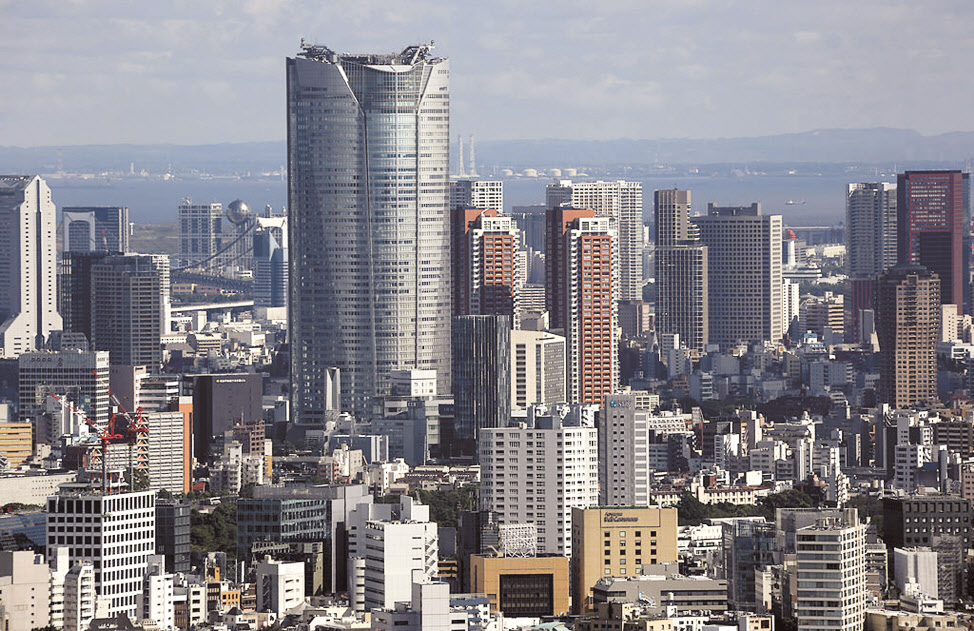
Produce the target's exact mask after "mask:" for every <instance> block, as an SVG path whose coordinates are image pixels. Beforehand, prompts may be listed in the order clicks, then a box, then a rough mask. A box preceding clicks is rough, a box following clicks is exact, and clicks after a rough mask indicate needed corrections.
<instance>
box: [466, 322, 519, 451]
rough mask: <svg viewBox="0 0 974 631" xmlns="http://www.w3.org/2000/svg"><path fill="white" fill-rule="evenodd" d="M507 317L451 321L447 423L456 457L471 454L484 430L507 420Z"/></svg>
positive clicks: (508, 365) (509, 405)
mask: <svg viewBox="0 0 974 631" xmlns="http://www.w3.org/2000/svg"><path fill="white" fill-rule="evenodd" d="M510 322H511V318H510V316H506V315H467V316H460V317H457V318H454V319H453V392H454V393H455V394H454V395H453V396H454V402H455V403H454V405H455V408H454V409H455V419H454V425H453V443H454V445H453V446H454V447H455V448H458V449H459V453H457V454H456V455H468V456H475V455H476V454H477V437H478V434H479V432H480V430H481V429H483V428H486V427H504V426H505V425H507V424H508V423H509V422H510V420H511V324H510Z"/></svg>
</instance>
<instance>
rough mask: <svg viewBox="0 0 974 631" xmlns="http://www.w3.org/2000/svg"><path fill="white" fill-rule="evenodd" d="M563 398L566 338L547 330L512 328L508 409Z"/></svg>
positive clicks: (558, 401) (558, 400)
mask: <svg viewBox="0 0 974 631" xmlns="http://www.w3.org/2000/svg"><path fill="white" fill-rule="evenodd" d="M565 401H566V397H565V338H564V337H562V336H561V335H555V334H553V333H549V332H547V331H522V330H519V329H515V330H513V331H511V408H512V409H518V410H526V409H527V408H528V406H531V405H534V404H536V403H540V404H542V405H554V404H555V403H563V402H565Z"/></svg>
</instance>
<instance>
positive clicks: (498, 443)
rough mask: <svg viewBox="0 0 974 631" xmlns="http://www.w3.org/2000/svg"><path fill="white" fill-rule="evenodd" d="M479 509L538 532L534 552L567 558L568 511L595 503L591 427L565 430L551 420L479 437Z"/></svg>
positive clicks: (595, 469)
mask: <svg viewBox="0 0 974 631" xmlns="http://www.w3.org/2000/svg"><path fill="white" fill-rule="evenodd" d="M480 467H481V492H480V502H481V509H483V510H492V511H494V512H496V513H497V514H498V521H499V522H500V523H501V524H513V523H528V524H534V525H536V526H537V528H538V551H539V552H541V553H547V554H563V555H566V556H570V555H571V543H572V536H571V533H572V527H571V519H572V513H571V511H572V508H586V507H589V506H595V505H596V504H597V503H598V440H597V432H596V429H595V428H594V427H566V426H563V425H562V422H561V418H560V417H557V416H549V417H538V418H537V419H536V420H535V425H534V426H533V427H529V426H528V425H527V424H524V423H522V424H520V425H518V426H517V427H499V428H492V429H484V430H481V432H480Z"/></svg>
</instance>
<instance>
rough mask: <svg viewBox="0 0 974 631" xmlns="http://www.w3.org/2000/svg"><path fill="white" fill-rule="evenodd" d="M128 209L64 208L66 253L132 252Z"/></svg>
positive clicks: (97, 207)
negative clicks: (130, 248) (130, 250)
mask: <svg viewBox="0 0 974 631" xmlns="http://www.w3.org/2000/svg"><path fill="white" fill-rule="evenodd" d="M130 232H131V226H130V225H129V209H128V207H126V206H65V207H64V208H62V209H61V244H62V245H61V249H62V251H64V252H120V253H125V252H128V251H129V233H130Z"/></svg>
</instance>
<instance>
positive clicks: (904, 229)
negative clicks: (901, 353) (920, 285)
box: [896, 171, 971, 313]
mask: <svg viewBox="0 0 974 631" xmlns="http://www.w3.org/2000/svg"><path fill="white" fill-rule="evenodd" d="M970 201H971V200H970V174H968V173H962V172H960V171H906V172H905V173H900V174H899V175H898V176H897V177H896V217H897V218H896V222H897V224H896V227H897V240H896V252H897V262H898V263H900V264H904V263H909V264H913V265H922V266H923V267H926V268H927V269H929V270H930V271H931V272H933V273H934V274H936V275H937V277H938V278H939V279H940V300H941V301H942V302H943V304H955V305H957V312H958V313H965V312H970V304H969V302H970V300H969V295H968V293H969V285H970V283H969V282H968V280H969V278H970V236H969V235H970V226H969V225H968V223H969V221H970Z"/></svg>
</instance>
